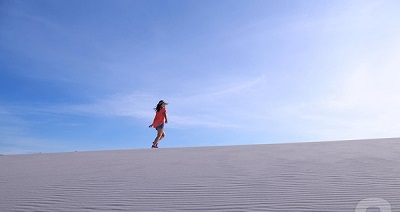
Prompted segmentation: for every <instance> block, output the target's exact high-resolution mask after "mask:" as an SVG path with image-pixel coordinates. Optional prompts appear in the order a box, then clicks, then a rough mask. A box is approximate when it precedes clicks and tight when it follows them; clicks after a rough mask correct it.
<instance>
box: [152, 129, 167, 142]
mask: <svg viewBox="0 0 400 212" xmlns="http://www.w3.org/2000/svg"><path fill="white" fill-rule="evenodd" d="M164 137H165V133H164V129H162V128H161V129H157V137H156V138H155V139H154V142H153V146H157V145H158V142H159V141H160V140H161V139H163V138H164Z"/></svg>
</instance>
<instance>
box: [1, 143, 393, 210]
mask: <svg viewBox="0 0 400 212" xmlns="http://www.w3.org/2000/svg"><path fill="white" fill-rule="evenodd" d="M365 198H382V199H384V200H386V201H387V202H389V203H390V204H391V207H392V211H397V212H398V211H400V139H376V140H359V141H336V142H320V143H317V142H316V143H297V144H270V145H250V146H229V147H198V148H176V149H145V150H124V151H100V152H77V153H57V154H37V155H8V156H7V155H6V156H0V211H52V212H53V211H290V212H293V211H341V212H342V211H353V212H354V211H355V208H356V205H357V204H358V203H359V201H360V200H362V199H365ZM367 211H368V212H372V211H379V209H378V208H377V207H375V208H370V209H368V210H367Z"/></svg>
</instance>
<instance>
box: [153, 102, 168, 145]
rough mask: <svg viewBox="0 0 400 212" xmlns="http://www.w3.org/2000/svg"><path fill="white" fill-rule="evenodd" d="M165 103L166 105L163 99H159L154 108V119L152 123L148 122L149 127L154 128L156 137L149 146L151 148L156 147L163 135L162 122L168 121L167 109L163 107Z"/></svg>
mask: <svg viewBox="0 0 400 212" xmlns="http://www.w3.org/2000/svg"><path fill="white" fill-rule="evenodd" d="M166 105H168V103H166V102H164V100H161V101H159V102H158V104H157V107H156V108H154V110H155V111H156V116H155V117H154V121H153V123H152V124H150V126H149V128H151V127H154V128H156V130H157V137H156V138H155V139H154V142H153V146H151V148H158V142H160V141H161V139H163V138H164V137H165V132H164V124H167V123H168V118H167V110H166V109H165V106H166Z"/></svg>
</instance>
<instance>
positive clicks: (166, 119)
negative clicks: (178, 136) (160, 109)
mask: <svg viewBox="0 0 400 212" xmlns="http://www.w3.org/2000/svg"><path fill="white" fill-rule="evenodd" d="M164 117H165V123H166V124H168V117H167V113H164Z"/></svg>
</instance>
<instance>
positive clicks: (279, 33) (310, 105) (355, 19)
mask: <svg viewBox="0 0 400 212" xmlns="http://www.w3.org/2000/svg"><path fill="white" fill-rule="evenodd" d="M399 10H400V2H399V1H369V0H363V1H352V0H350V1H349V0H342V1H341V0H338V1H320V0H315V1H313V0H304V1H299V0H291V1H281V0H279V1H278V0H276V1H272V0H271V1H265V0H262V1H255V0H243V1H237V0H229V1H222V0H217V1H214V0H212V1H203V0H202V1H194V0H180V1H179V0H178V1H174V0H169V1H167V0H166V1H153V0H145V1H139V0H137V1H121V0H115V1H102V0H93V1H91V0H85V1H78V0H68V1H67V0H65V1H64V0H60V1H50V0H49V1H46V0H39V1H30V0H27V1H22V0H21V1H20V0H2V1H0V55H1V57H0V154H21V153H38V152H65V151H88V150H109V149H132V148H149V147H150V146H151V142H152V140H153V139H154V136H155V134H156V132H155V130H154V129H148V128H147V126H148V125H149V124H150V123H151V122H152V119H153V117H154V111H153V110H152V108H153V107H154V106H155V105H156V103H157V102H158V101H159V100H160V99H164V100H165V101H167V102H169V103H170V105H169V106H168V107H167V110H168V114H169V122H170V123H169V124H168V125H167V126H166V133H167V137H166V138H165V140H163V141H162V142H161V143H160V147H187V146H210V145H237V144H266V143H283V142H304V141H328V140H341V139H366V138H382V137H398V136H400V131H399V129H400V113H399V112H398V108H400V98H398V94H399V93H400V85H399V84H400V83H399V81H400V60H399V59H398V58H399V55H400V28H399V27H398V23H400V13H399V12H398V11H399Z"/></svg>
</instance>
